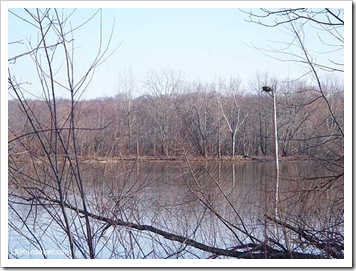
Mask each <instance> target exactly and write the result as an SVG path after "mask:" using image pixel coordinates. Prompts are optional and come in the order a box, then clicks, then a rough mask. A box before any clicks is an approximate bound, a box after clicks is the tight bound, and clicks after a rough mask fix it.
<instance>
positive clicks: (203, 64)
mask: <svg viewBox="0 0 356 271" xmlns="http://www.w3.org/2000/svg"><path fill="white" fill-rule="evenodd" d="M303 3H306V2H303ZM67 11H69V10H67ZM16 12H19V11H18V10H16ZM94 12H95V9H78V10H77V11H76V13H75V15H74V16H73V19H72V22H71V23H72V25H73V26H75V25H77V24H78V23H80V22H82V21H85V20H86V19H87V18H89V17H90V16H91V14H93V13H94ZM102 14H103V28H104V30H105V32H104V34H105V35H104V36H106V39H107V38H108V36H109V32H110V30H111V26H112V24H113V22H114V20H115V31H114V37H113V40H112V48H113V47H114V46H115V45H116V44H119V43H121V45H120V47H119V49H118V50H117V51H116V53H115V54H113V55H112V56H111V57H110V58H109V59H108V60H107V61H106V62H105V63H104V64H103V65H101V66H100V67H99V68H98V69H97V70H96V73H95V75H94V78H93V80H92V83H91V84H90V86H89V87H88V91H87V92H86V93H85V95H84V98H86V99H90V98H97V97H100V96H107V97H110V96H114V95H115V94H116V93H117V89H118V80H119V79H118V75H119V74H120V73H122V72H123V71H124V70H127V69H131V70H132V71H133V73H134V75H135V77H136V86H137V89H138V91H142V89H140V88H141V86H140V82H141V81H142V80H144V79H145V75H146V74H147V73H148V72H150V71H160V70H162V69H172V70H175V71H181V72H182V73H183V74H184V78H185V79H187V80H189V81H194V80H195V81H200V82H212V81H214V80H215V79H217V78H219V77H223V78H228V77H230V76H233V77H239V78H240V79H241V81H242V83H243V86H244V87H245V88H248V83H249V81H250V80H252V79H254V78H255V74H256V73H257V72H260V73H265V72H268V73H269V74H270V75H271V76H274V77H276V78H277V79H278V80H283V79H286V78H297V77H299V76H301V75H302V74H303V73H304V71H303V70H302V69H301V67H300V66H299V65H297V64H295V63H289V62H280V61H278V60H274V59H272V58H270V57H268V56H265V55H263V54H262V53H260V52H259V51H258V50H256V49H254V48H251V47H249V46H247V45H248V44H250V45H251V44H254V45H256V46H258V47H262V48H266V49H267V48H268V47H269V46H271V45H273V46H280V45H278V44H276V43H275V42H276V41H288V40H290V37H288V35H287V34H286V33H285V31H284V30H283V28H265V27H262V26H259V25H256V24H252V23H248V22H245V21H244V19H247V15H246V14H244V13H242V12H241V11H239V10H238V9H237V8H193V9H192V8H149V9H147V8H135V9H130V8H115V9H103V11H102ZM8 23H9V25H8V29H9V38H8V39H9V41H14V40H18V39H25V38H27V39H28V40H31V41H32V42H33V41H35V40H36V39H37V37H36V35H35V34H34V33H33V32H32V30H31V27H29V26H28V24H26V23H24V22H23V21H21V20H19V19H18V18H16V17H14V16H13V15H11V14H9V18H8ZM99 25H100V24H99V17H97V18H96V19H95V20H93V21H91V22H90V23H89V24H88V25H86V26H85V27H84V28H82V29H80V30H78V31H77V33H76V34H75V36H74V39H75V47H76V49H75V50H76V51H75V52H76V54H75V65H77V66H76V71H77V72H78V76H79V74H81V72H82V71H84V70H85V69H86V67H88V65H89V63H90V60H91V59H93V58H94V56H95V53H96V50H97V48H98V40H99ZM307 34H308V33H307ZM24 41H25V45H26V43H27V42H26V40H24ZM25 45H13V46H10V47H9V57H11V56H13V55H15V54H16V53H19V52H21V51H24V48H25V47H23V46H25ZM311 46H314V48H312V49H313V50H314V51H312V52H317V51H318V50H322V48H321V47H319V46H320V44H319V43H318V39H315V41H313V42H312V43H311ZM16 48H20V50H19V51H17V50H16ZM323 57H324V56H323V55H318V60H322V58H323ZM328 57H330V55H328ZM333 59H336V60H337V61H340V62H344V60H343V51H341V52H340V51H339V52H336V53H335V55H334V56H333ZM13 67H15V66H13ZM13 67H11V68H13ZM30 67H31V68H30ZM33 68H34V67H33V66H31V64H29V62H27V61H26V60H25V59H21V60H18V62H17V63H16V68H15V69H14V72H16V75H17V76H18V77H21V78H22V79H23V80H26V79H25V78H26V77H27V76H29V77H30V78H34V76H35V73H34V72H35V70H34V69H33ZM337 76H338V77H339V78H342V76H343V74H338V75H337ZM33 91H35V90H33Z"/></svg>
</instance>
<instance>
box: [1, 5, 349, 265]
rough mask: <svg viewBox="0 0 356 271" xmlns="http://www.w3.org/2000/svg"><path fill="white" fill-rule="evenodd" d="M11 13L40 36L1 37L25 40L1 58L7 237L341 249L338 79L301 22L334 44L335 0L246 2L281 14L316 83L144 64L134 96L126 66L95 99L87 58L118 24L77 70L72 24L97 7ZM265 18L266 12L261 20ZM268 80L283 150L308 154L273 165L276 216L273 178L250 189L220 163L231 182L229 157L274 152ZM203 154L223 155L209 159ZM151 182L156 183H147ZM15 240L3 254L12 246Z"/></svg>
mask: <svg viewBox="0 0 356 271" xmlns="http://www.w3.org/2000/svg"><path fill="white" fill-rule="evenodd" d="M9 13H10V15H12V16H15V17H17V18H18V19H19V20H21V21H23V22H24V23H26V24H28V25H30V26H31V27H33V29H35V30H36V31H37V39H36V41H35V42H34V41H33V40H32V41H31V42H27V43H26V42H25V40H18V41H9V47H11V46H14V45H18V44H20V45H21V44H22V45H24V43H26V46H24V47H22V48H26V49H24V50H23V51H22V52H20V53H19V54H16V55H11V56H10V57H9V59H8V63H9V67H8V92H9V96H10V97H11V98H12V99H11V100H9V112H8V113H9V128H8V137H9V139H8V155H9V172H8V177H9V184H8V185H9V194H8V203H9V205H8V206H9V232H11V233H14V234H15V236H17V237H16V238H17V239H16V242H17V243H16V244H15V246H16V245H18V246H19V245H26V244H27V245H29V246H30V247H32V248H35V249H37V250H38V251H41V252H42V253H41V256H42V257H44V258H48V257H50V255H48V254H47V253H46V251H47V250H48V248H49V247H51V248H55V249H61V250H63V251H66V253H64V257H65V258H101V257H104V258H249V259H251V258H254V259H262V258H271V259H278V258H303V259H304V258H309V259H319V258H343V257H344V247H343V246H344V245H343V244H344V240H343V236H344V235H343V223H344V220H343V172H344V171H343V170H344V169H343V159H344V154H343V153H344V150H343V148H344V145H343V144H344V143H343V139H344V128H343V127H344V117H343V116H344V106H343V104H344V91H343V85H342V83H340V82H338V81H336V80H331V79H328V80H321V79H320V77H319V74H318V67H320V65H319V66H318V64H317V63H315V62H313V61H312V59H311V57H310V55H309V53H308V49H307V48H306V47H305V46H304V45H305V43H304V41H303V38H302V37H301V35H302V33H301V31H300V30H301V29H302V27H303V23H302V21H307V22H310V23H313V24H315V25H317V27H318V28H320V29H322V30H325V31H327V32H328V33H330V34H331V35H333V36H334V37H335V39H336V41H337V42H340V43H342V42H343V38H342V35H343V34H342V31H341V28H340V27H342V26H343V14H342V12H341V11H338V10H333V9H323V10H318V11H315V10H309V9H281V10H266V9H262V10H261V11H260V13H248V14H249V16H250V17H249V18H250V20H251V21H253V22H257V23H260V24H263V25H268V26H279V25H284V24H288V25H289V29H290V30H291V31H292V33H294V35H295V42H296V44H297V45H298V49H299V50H301V51H302V52H303V53H304V54H303V55H302V57H301V59H299V60H300V61H303V63H304V64H306V65H307V66H308V67H309V69H310V71H311V73H312V75H313V76H314V78H315V81H314V82H315V83H314V84H313V83H310V82H307V81H303V80H297V81H281V80H280V81H277V79H276V78H270V77H269V76H268V74H265V75H261V74H257V75H256V76H255V77H254V78H252V79H251V81H250V85H249V86H248V87H246V86H245V87H243V86H242V85H241V83H240V79H239V78H238V77H231V78H228V79H223V78H222V79H219V80H216V81H212V82H198V83H197V82H188V81H187V80H185V79H184V77H183V75H182V73H180V72H177V71H173V70H163V71H156V72H150V73H147V76H146V78H145V80H144V82H143V91H142V93H141V95H134V92H135V89H136V87H137V85H136V81H135V78H134V76H133V73H132V71H130V72H128V73H126V74H124V75H123V76H122V77H121V79H120V84H119V87H118V88H119V89H118V95H117V96H115V97H112V98H102V99H96V100H81V97H82V94H83V92H84V91H85V90H86V88H87V86H88V85H89V84H90V81H91V78H92V77H93V76H95V73H94V72H95V69H96V68H97V67H98V66H99V65H100V64H102V63H103V62H104V61H105V60H106V59H107V58H108V57H110V56H111V55H112V54H113V53H114V52H115V51H116V50H117V48H118V46H119V44H118V45H115V44H112V35H113V33H114V29H115V28H114V26H113V27H112V30H111V32H110V34H109V37H108V38H107V39H104V37H103V36H102V35H101V34H102V33H101V34H100V35H98V37H97V38H98V39H99V43H98V44H99V47H98V51H97V54H96V55H95V56H90V57H92V58H90V59H91V62H90V65H89V66H88V68H87V70H86V71H84V72H83V73H81V74H79V75H78V74H77V73H76V65H75V63H76V62H75V61H74V59H75V57H76V49H75V48H76V47H75V38H74V37H75V33H76V30H78V29H80V28H82V27H85V26H86V24H87V23H88V22H90V21H92V20H95V19H98V23H99V24H101V23H102V11H101V10H98V11H97V12H95V13H94V14H93V16H91V17H90V18H88V19H87V20H85V21H84V22H82V23H81V24H79V25H76V26H75V25H71V23H70V21H71V18H72V17H73V16H75V14H76V11H75V10H73V11H70V12H68V10H57V9H35V10H32V9H25V11H24V13H23V12H18V11H17V10H10V11H9ZM270 18H273V19H272V24H270V23H269V22H270V21H269V22H267V23H265V22H264V21H263V20H265V19H270ZM297 22H298V25H297V24H296V23H297ZM88 57H89V56H88ZM23 58H27V59H30V60H31V61H32V63H33V65H34V66H33V67H32V68H34V69H35V71H36V72H37V78H27V77H26V74H17V73H16V65H17V64H18V63H19V61H20V60H21V59H23ZM58 59H60V60H62V62H61V63H59V62H58ZM299 60H296V61H299ZM332 69H333V70H336V69H335V68H332ZM31 80H32V81H33V82H37V83H38V82H39V86H40V89H41V96H40V97H37V98H36V97H33V98H32V99H28V98H25V97H26V96H27V94H26V93H31V91H32V89H31ZM269 84H274V85H275V87H276V89H277V91H276V93H275V95H276V98H277V108H278V110H277V119H278V135H279V138H278V140H279V144H280V149H281V152H280V154H279V155H280V156H282V157H285V159H292V158H293V159H296V158H298V159H301V160H307V163H306V167H305V172H300V169H299V168H298V167H288V171H289V172H288V176H282V178H283V179H284V181H285V184H284V185H282V189H281V206H282V207H281V209H280V212H281V213H282V214H283V215H282V216H280V217H276V216H274V211H273V210H274V209H273V206H274V198H273V192H274V191H273V187H274V186H273V184H271V183H269V182H266V181H265V182H263V183H262V182H257V180H254V181H256V183H253V184H252V185H251V186H252V187H253V189H250V190H248V189H247V188H246V190H244V189H245V186H244V185H242V186H241V187H240V186H239V187H238V188H239V189H233V190H231V187H230V186H229V185H227V180H226V179H227V178H230V177H227V175H224V174H222V167H223V166H225V167H228V166H229V167H230V165H232V167H231V168H229V169H228V173H229V174H230V173H231V175H232V176H233V180H234V181H235V177H236V176H235V175H237V173H236V172H237V169H236V167H238V166H237V165H238V163H237V164H236V165H235V163H232V164H228V161H230V162H231V161H233V162H236V161H240V160H247V161H251V162H252V161H253V162H255V161H256V163H258V161H265V160H271V158H272V156H273V150H274V145H273V144H274V140H273V123H272V121H271V119H272V114H273V113H272V100H271V99H270V97H269V95H268V94H266V93H262V87H263V86H266V85H269ZM59 91H66V93H67V96H66V98H59V97H58V92H59ZM212 158H216V159H217V160H218V161H223V162H222V163H219V166H218V167H212V166H211V165H210V164H208V161H209V159H210V160H211V159H212ZM143 160H160V161H162V160H164V161H166V162H168V161H171V162H174V163H171V164H165V163H163V162H160V163H161V164H160V163H158V165H159V167H160V168H161V169H160V171H159V172H158V173H157V170H156V167H157V163H140V161H141V162H142V161H143ZM224 162H226V163H227V164H224ZM173 165H174V166H173ZM264 165H265V164H263V163H261V171H262V172H263V174H264V175H265V176H266V178H270V177H271V176H272V174H271V173H270V172H268V169H267V168H266V167H265V166H264ZM143 166H144V167H147V168H145V169H144V170H143V169H142V167H143ZM167 167H169V168H170V170H171V171H172V172H174V173H175V174H176V175H174V176H175V177H174V178H173V177H169V176H168V174H166V172H167ZM307 168H308V170H307ZM306 172H309V173H310V174H309V173H308V174H306ZM321 172H322V173H321ZM272 177H273V176H272ZM272 179H273V178H272ZM153 184H155V185H156V186H152V185H153ZM152 187H159V189H157V191H152V190H150V191H148V190H149V189H153V188H152ZM235 188H236V187H235ZM162 191H164V193H163V192H162ZM152 195H156V197H153V196H152ZM163 203H164V204H163ZM251 206H253V208H252V207H251ZM275 229H277V230H275ZM13 251H14V250H11V251H9V254H8V256H9V258H15V257H17V256H18V255H16V253H13Z"/></svg>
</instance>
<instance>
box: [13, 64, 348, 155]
mask: <svg viewBox="0 0 356 271" xmlns="http://www.w3.org/2000/svg"><path fill="white" fill-rule="evenodd" d="M266 81H267V75H265V76H264V77H263V76H258V75H257V76H256V78H255V79H254V80H252V81H251V83H250V89H247V90H246V89H242V86H241V84H240V80H239V79H238V78H229V79H226V80H223V79H222V80H220V81H218V82H216V83H195V82H186V81H183V79H182V78H181V76H180V73H179V72H175V71H172V70H169V71H162V72H160V73H159V72H157V73H152V74H150V75H149V76H148V77H147V80H146V81H145V84H144V85H145V86H146V90H145V93H146V94H143V95H140V96H138V97H135V96H134V95H133V91H134V82H133V80H132V78H130V77H129V76H128V78H125V80H124V81H123V82H122V88H121V89H120V93H119V94H118V95H116V96H115V97H109V98H102V99H96V100H82V101H75V110H76V112H77V114H76V118H75V126H76V128H75V133H76V137H77V138H78V153H79V155H80V156H82V157H87V158H88V157H116V158H134V157H136V158H139V157H146V158H147V157H156V158H165V159H166V158H168V157H176V158H178V157H180V156H181V155H182V153H183V149H184V150H185V153H187V154H189V155H191V156H193V157H205V158H206V157H214V158H221V157H235V156H239V157H241V156H242V157H248V156H258V157H260V156H273V150H274V141H273V136H274V135H273V117H272V116H273V112H272V110H273V105H272V98H271V97H270V96H269V95H267V94H266V93H263V92H262V86H263V84H264V82H266ZM322 88H323V93H320V92H319V91H318V90H317V88H316V87H315V86H312V85H308V84H307V83H305V82H301V81H298V82H288V81H284V82H283V83H279V85H278V90H277V94H276V96H277V120H278V122H277V126H278V135H279V136H278V141H279V144H280V156H281V157H299V158H303V159H308V158H313V157H314V158H318V157H327V158H328V159H330V160H333V159H338V158H340V156H342V153H343V134H342V128H341V127H343V126H344V111H343V104H344V97H343V85H342V84H341V83H340V82H337V81H336V80H332V79H331V80H329V82H325V83H324V84H323V86H322ZM71 105H72V104H71V102H70V100H65V99H59V100H58V101H57V102H56V108H57V111H58V112H57V114H58V115H57V119H58V133H60V134H61V136H62V137H63V140H68V137H69V135H70V134H69V131H70V125H71V123H70V121H69V120H70V114H71ZM26 106H27V108H28V110H29V111H30V112H32V113H33V117H34V120H35V125H36V129H38V131H39V133H41V134H43V135H44V136H46V137H48V135H49V134H50V133H51V129H50V124H51V112H52V111H51V108H50V107H49V104H48V103H46V101H41V100H37V101H36V100H27V101H26ZM19 136H20V137H21V143H22V145H20V146H19V145H17V146H16V148H17V149H16V151H17V152H18V151H21V150H22V151H24V150H29V151H31V152H33V153H34V154H36V155H43V154H44V153H41V151H43V150H42V148H41V147H40V146H39V145H38V144H37V145H36V143H35V142H34V141H33V140H31V139H32V137H33V133H32V128H31V127H30V126H29V123H28V120H26V118H24V117H23V116H21V104H20V103H19V101H16V100H11V101H9V142H10V143H11V142H15V141H16V139H19ZM46 144H48V145H50V144H51V142H46ZM11 146H12V145H11V144H10V147H11ZM14 146H15V145H14ZM21 148H22V149H21ZM59 152H60V150H59ZM62 154H64V152H63V150H62Z"/></svg>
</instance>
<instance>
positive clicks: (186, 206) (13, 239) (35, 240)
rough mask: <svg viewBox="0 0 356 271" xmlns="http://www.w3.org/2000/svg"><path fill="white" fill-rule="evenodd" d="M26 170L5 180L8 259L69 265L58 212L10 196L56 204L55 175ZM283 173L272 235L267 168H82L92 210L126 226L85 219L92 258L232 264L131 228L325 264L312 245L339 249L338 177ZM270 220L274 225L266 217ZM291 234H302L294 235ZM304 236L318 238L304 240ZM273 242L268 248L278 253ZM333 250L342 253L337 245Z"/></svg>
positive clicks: (291, 164) (301, 165)
mask: <svg viewBox="0 0 356 271" xmlns="http://www.w3.org/2000/svg"><path fill="white" fill-rule="evenodd" d="M22 166H23V167H22V168H21V171H18V172H17V173H15V172H12V173H11V174H9V258H42V257H43V255H42V254H41V253H40V252H43V251H45V252H46V254H47V257H48V258H68V257H69V258H70V257H71V256H72V255H71V252H70V250H69V245H68V244H69V242H68V240H69V239H68V232H66V231H65V229H66V228H65V225H66V224H65V217H64V216H63V213H62V211H61V208H60V206H59V205H58V204H57V203H56V202H55V203H54V202H44V201H45V199H41V201H40V202H42V203H41V204H38V202H37V204H34V203H31V204H30V202H31V201H30V200H29V199H26V200H24V199H19V197H17V196H15V194H16V195H19V194H21V195H25V194H26V193H27V191H28V189H30V188H29V187H31V189H33V187H36V189H37V190H36V191H41V193H43V195H44V194H45V195H47V196H48V197H49V198H51V199H57V200H58V199H59V198H60V197H59V194H58V189H57V188H56V185H55V184H56V182H55V178H53V173H51V172H50V171H49V170H48V168H46V166H45V165H44V164H41V163H39V164H37V165H36V166H35V168H36V171H34V170H33V168H34V166H33V164H31V165H30V164H28V165H26V164H23V165H22ZM30 169H31V170H30ZM24 172H26V175H25V176H26V182H25V181H24V177H23V176H24ZM20 173H21V174H22V175H17V174H20ZM280 173H281V174H280V175H281V187H280V210H281V211H280V213H279V214H280V217H278V219H279V220H283V221H286V224H283V225H282V226H281V225H279V226H278V227H277V226H276V223H275V222H276V221H277V220H276V221H274V220H273V217H274V214H275V204H276V202H275V184H276V181H275V166H274V163H273V162H255V161H244V162H233V161H199V162H198V161H194V162H190V163H187V162H183V161H168V162H167V161H165V162H163V161H150V162H141V161H116V162H112V161H111V162H97V161H95V162H94V161H93V162H90V161H86V162H83V163H82V164H81V165H80V177H81V180H82V181H83V190H84V193H85V196H84V198H85V201H86V205H87V208H88V212H90V213H92V214H95V215H98V216H99V215H100V216H101V217H106V218H110V219H112V220H117V221H125V222H129V223H132V224H125V225H124V226H123V225H112V224H111V225H109V223H105V222H103V221H99V220H97V219H93V217H92V218H90V227H91V232H92V238H93V241H92V243H93V244H94V248H93V250H94V251H95V257H97V258H116V259H122V258H124V259H127V258H136V259H137V258H139V259H143V258H178V259H191V258H193V259H194V258H215V257H216V258H226V257H228V256H224V255H217V254H216V253H212V252H210V251H208V249H199V248H197V247H194V246H191V245H188V244H187V243H185V242H179V241H172V238H173V237H171V238H167V236H166V237H165V236H162V235H160V234H155V233H154V232H153V231H150V230H145V229H137V228H134V227H132V225H145V226H149V227H153V228H154V229H159V230H161V231H164V232H167V233H170V234H171V235H174V236H182V237H184V238H186V239H187V240H188V239H189V240H194V241H196V242H198V243H199V244H204V245H206V246H208V247H214V248H223V249H225V250H231V249H232V248H234V247H236V250H237V249H242V248H240V247H239V246H241V245H242V244H248V245H250V246H252V245H256V244H267V241H268V242H272V241H271V240H275V241H277V240H278V242H280V244H281V246H282V247H287V248H288V249H290V250H292V251H296V252H298V253H312V254H316V255H322V256H325V255H324V254H325V251H329V250H325V249H324V248H323V249H322V248H321V247H319V246H315V245H311V243H312V241H315V240H320V242H321V241H322V240H324V241H325V240H338V241H340V238H341V239H342V240H341V241H342V243H343V195H344V194H343V193H344V190H343V178H342V177H341V178H337V179H335V178H334V177H333V176H334V175H335V174H334V172H333V171H332V170H328V169H326V168H325V167H322V166H319V165H318V164H317V163H314V162H311V161H282V162H281V164H280ZM20 176H21V178H20ZM60 176H61V180H62V181H61V187H62V188H63V191H64V193H63V195H62V196H63V197H64V198H65V200H66V202H68V204H71V205H72V206H77V207H78V208H79V209H80V208H82V207H83V205H82V202H81V199H80V198H79V195H80V188H78V187H79V186H78V185H77V183H76V180H77V179H76V178H75V176H76V175H75V174H74V173H73V172H72V171H70V170H69V169H68V168H67V167H66V166H65V165H63V167H62V174H61V175H60ZM20 179H21V182H19V181H18V180H20ZM13 180H15V181H13ZM24 182H25V184H26V185H20V186H23V187H25V189H24V188H23V187H19V184H20V183H24ZM30 183H31V185H30ZM36 193H39V192H36ZM36 195H37V194H36ZM41 195H42V194H41ZM43 195H42V196H41V197H43ZM50 203H52V204H50ZM66 215H67V220H68V221H69V224H68V225H69V228H70V231H71V234H72V239H73V240H74V251H75V257H78V258H87V257H89V255H88V247H87V246H86V242H87V240H88V239H87V232H86V230H85V229H86V225H87V224H86V221H85V220H84V218H83V217H84V216H83V214H81V213H80V212H79V211H74V210H71V209H67V210H66ZM266 215H267V216H269V217H272V218H271V219H267V216H266ZM149 227H147V229H148V228H149ZM293 227H294V228H293ZM297 227H298V229H300V230H299V231H297V230H295V228H297ZM298 232H299V233H298ZM308 234H310V236H311V237H310V238H314V240H312V239H310V240H308V238H309V237H308V236H309V235H308ZM286 236H287V237H288V238H286ZM174 238H176V237H174ZM341 241H340V242H341ZM278 242H275V243H274V244H271V246H272V245H273V246H277V247H278ZM328 242H329V241H327V243H328ZM188 243H189V242H188ZM330 244H331V241H330ZM237 247H239V248H237ZM330 247H332V248H331V249H330V255H335V253H334V250H335V249H334V247H333V246H332V245H330ZM246 248H247V246H246V247H244V248H243V249H245V250H246ZM338 250H339V251H338V252H340V253H341V252H342V251H341V249H340V247H338ZM332 253H334V254H332ZM326 254H328V252H326ZM330 255H326V256H330Z"/></svg>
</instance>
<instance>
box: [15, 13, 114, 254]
mask: <svg viewBox="0 0 356 271" xmlns="http://www.w3.org/2000/svg"><path fill="white" fill-rule="evenodd" d="M9 12H10V14H12V15H14V16H15V17H17V18H19V19H20V21H22V22H23V23H26V24H29V25H31V26H33V27H34V30H35V31H37V35H38V40H37V42H36V44H35V45H34V46H33V45H32V43H29V44H28V46H29V48H30V49H29V50H27V51H25V52H24V53H21V54H18V55H16V56H12V57H10V58H9V69H8V74H9V75H8V85H9V92H10V95H11V96H12V97H15V98H16V99H17V100H18V102H19V103H20V106H21V110H22V112H23V114H24V115H25V117H26V119H27V121H28V122H29V124H30V127H31V134H28V136H32V137H33V139H32V141H36V142H38V145H39V147H40V150H41V153H40V156H36V154H34V153H32V152H31V151H30V150H29V151H28V152H26V153H25V154H24V155H20V156H19V155H16V153H12V154H11V155H10V158H9V160H10V163H9V174H10V176H12V181H11V183H12V184H15V185H17V187H22V192H21V190H19V189H16V186H15V188H14V189H11V190H9V191H10V192H9V193H10V194H9V203H10V205H11V206H13V208H12V209H13V210H15V209H16V207H15V206H16V204H20V205H26V201H28V202H31V206H33V207H34V208H43V209H44V210H45V211H46V213H47V215H48V217H49V218H51V219H52V220H53V223H55V224H56V226H57V227H58V228H61V229H63V231H64V232H65V234H66V237H65V242H67V243H68V247H69V248H70V257H71V258H76V257H78V256H79V255H78V253H79V254H81V255H82V257H85V258H87V257H88V258H95V256H96V252H95V238H94V229H93V223H92V222H91V220H90V217H89V215H88V214H89V210H90V207H89V206H88V202H87V199H86V195H87V191H86V189H85V187H84V185H83V179H82V172H81V166H80V161H79V152H78V138H77V136H78V134H77V124H76V106H77V104H78V99H79V98H80V96H81V94H82V92H83V91H84V90H85V88H86V87H87V85H88V83H89V82H90V79H91V76H92V75H93V73H94V70H95V68H96V67H98V66H99V65H100V64H101V63H103V61H104V60H105V59H106V58H107V57H108V56H110V55H111V54H112V53H113V52H115V50H116V49H117V47H116V48H114V49H111V51H109V44H110V39H111V37H110V39H109V41H108V43H107V44H106V45H105V46H104V43H103V42H104V41H103V40H102V35H101V34H102V33H99V36H98V38H99V39H100V47H99V49H98V52H97V54H96V56H94V58H93V60H92V62H91V64H90V66H89V68H88V70H86V71H84V73H83V74H82V75H81V76H77V75H76V77H74V67H75V65H74V56H75V54H74V52H75V47H74V39H73V36H74V34H75V31H76V30H78V29H79V28H80V27H82V26H84V25H85V24H86V23H87V22H88V21H90V20H92V19H94V18H95V17H98V16H99V23H101V15H102V11H101V10H98V11H97V12H95V13H94V15H93V16H92V17H91V18H89V19H88V21H85V22H83V24H81V25H78V26H74V27H73V26H68V21H69V20H70V18H71V16H73V14H74V13H75V10H74V11H71V12H69V13H66V12H65V10H57V9H36V10H29V9H25V10H24V13H22V12H21V13H20V12H18V11H15V10H10V11H9ZM113 29H114V28H113ZM112 34H113V33H111V35H112ZM102 45H103V46H104V47H102ZM24 57H27V58H30V59H31V60H32V61H33V63H34V64H35V67H36V70H37V75H38V78H37V80H38V81H39V82H40V86H41V91H42V97H43V99H44V101H45V104H46V106H47V109H46V110H48V112H49V115H50V121H49V123H45V124H43V123H42V122H41V121H40V120H39V119H38V118H37V117H36V115H35V113H34V111H33V110H32V108H31V107H30V106H29V103H28V101H27V100H26V99H25V96H24V93H25V91H27V90H26V89H25V88H23V86H22V83H21V82H19V81H18V79H17V78H19V77H21V75H17V74H13V73H12V66H13V65H15V64H16V61H18V60H19V58H24ZM58 57H60V58H61V59H64V63H63V65H62V64H58V63H57V62H56V60H57V58H58ZM59 71H62V73H60V72H59ZM62 75H63V76H64V77H61V76H62ZM63 78H65V79H63ZM30 80H31V79H30ZM59 90H63V91H65V92H66V93H68V96H69V101H70V110H69V112H68V113H67V115H65V116H60V115H59V110H58V98H57V96H58V93H57V92H58V91H59ZM60 118H64V119H63V120H61V119H60ZM45 125H49V126H45ZM21 141H22V137H21V136H20V137H17V143H18V144H21ZM38 159H39V161H40V164H38V162H37V161H38ZM26 160H27V161H30V164H29V165H32V166H33V169H34V171H32V172H31V175H26V174H25V173H24V172H23V171H22V170H21V168H22V166H21V161H26ZM42 174H44V177H42ZM11 183H10V184H11ZM74 191H78V195H79V196H78V197H75V198H74V201H72V202H73V204H74V205H73V206H76V207H75V208H80V209H82V210H83V214H82V219H81V218H79V217H78V215H77V214H75V213H73V212H71V211H69V210H68V208H67V205H68V200H69V199H68V197H70V196H69V195H70V194H71V193H73V192H74ZM14 197H15V200H14ZM16 198H19V199H22V202H21V201H20V202H17V201H16ZM51 202H52V204H50V205H48V203H51ZM58 208H59V209H58ZM23 223H24V225H26V224H28V223H29V221H28V220H27V219H26V218H25V219H24V220H23ZM12 225H13V227H14V228H15V229H17V230H19V229H20V228H21V227H22V225H14V224H12ZM34 233H35V232H33V234H34ZM82 237H83V238H82ZM54 241H55V242H57V241H56V240H54ZM83 241H84V242H83ZM45 256H46V255H44V257H45Z"/></svg>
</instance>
